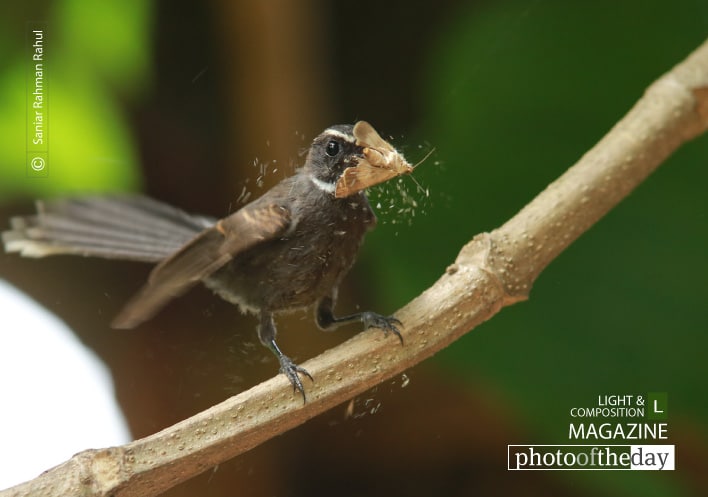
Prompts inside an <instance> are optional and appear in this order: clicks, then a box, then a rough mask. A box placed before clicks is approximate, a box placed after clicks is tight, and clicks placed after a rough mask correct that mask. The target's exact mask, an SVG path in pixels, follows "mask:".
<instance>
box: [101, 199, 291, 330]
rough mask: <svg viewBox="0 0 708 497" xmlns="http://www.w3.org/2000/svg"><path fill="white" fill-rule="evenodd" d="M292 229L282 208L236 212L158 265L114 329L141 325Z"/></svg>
mask: <svg viewBox="0 0 708 497" xmlns="http://www.w3.org/2000/svg"><path fill="white" fill-rule="evenodd" d="M289 226H290V212H289V211H288V210H287V209H286V208H284V207H281V206H279V205H275V204H267V205H263V204H261V205H258V204H251V205H247V206H245V207H244V208H242V209H241V210H239V211H237V212H234V213H233V214H231V215H230V216H228V217H226V218H224V219H222V220H220V221H219V222H217V223H216V224H215V225H214V226H213V227H211V228H208V229H206V230H204V231H202V232H201V233H200V234H199V235H197V236H196V237H194V238H193V239H192V240H191V241H190V242H188V243H187V244H186V245H184V246H183V247H182V248H181V249H179V250H178V251H177V252H175V253H174V254H172V255H171V256H170V257H168V258H167V259H165V260H164V261H162V262H161V263H160V264H159V265H157V266H156V267H155V269H153V270H152V272H151V273H150V277H149V279H148V282H147V283H146V284H145V286H143V288H142V289H141V290H140V291H139V292H138V293H137V294H136V295H135V296H134V297H133V298H132V299H131V300H130V301H129V302H128V304H127V305H126V306H125V307H124V308H123V310H122V311H121V313H120V314H119V315H118V316H117V317H116V318H115V319H114V320H113V323H112V326H113V327H114V328H132V327H134V326H137V325H138V324H140V323H141V322H143V321H145V320H146V319H149V318H150V317H152V316H153V315H154V314H155V313H157V312H158V311H159V310H160V309H161V308H162V307H163V306H164V305H165V304H167V303H168V302H169V301H170V300H172V299H173V298H175V297H177V296H179V295H182V294H183V293H184V292H186V291H187V290H188V289H189V288H191V287H192V286H194V285H195V284H197V283H198V282H200V281H201V280H203V279H204V278H206V277H208V276H209V275H211V274H213V273H214V272H215V271H216V270H218V269H219V268H221V267H223V266H224V265H225V264H227V263H228V262H229V261H230V260H231V259H233V258H234V257H235V256H236V255H238V254H239V253H241V252H243V251H245V250H248V249H250V248H251V247H253V246H255V245H257V244H259V243H262V242H264V241H267V240H272V239H274V238H277V237H279V236H280V235H282V234H283V233H284V232H285V231H286V230H287V228H288V227H289Z"/></svg>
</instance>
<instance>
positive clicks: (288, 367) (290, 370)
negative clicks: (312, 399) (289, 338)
mask: <svg viewBox="0 0 708 497" xmlns="http://www.w3.org/2000/svg"><path fill="white" fill-rule="evenodd" d="M280 372H281V373H283V374H284V375H285V376H286V378H287V379H288V380H290V383H291V384H292V386H293V392H296V391H298V392H300V394H301V395H302V402H303V404H304V403H305V402H307V397H305V387H303V386H302V381H301V380H300V376H299V374H302V375H304V376H307V377H308V378H310V381H315V380H314V379H313V378H312V375H311V374H310V373H308V372H307V370H306V369H305V368H301V367H300V366H298V365H297V364H295V363H294V362H293V361H291V360H290V358H289V357H287V356H281V357H280Z"/></svg>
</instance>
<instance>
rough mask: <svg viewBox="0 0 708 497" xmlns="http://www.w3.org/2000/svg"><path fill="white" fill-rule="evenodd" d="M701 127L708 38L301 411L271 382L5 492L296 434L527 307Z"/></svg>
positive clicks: (63, 491)
mask: <svg viewBox="0 0 708 497" xmlns="http://www.w3.org/2000/svg"><path fill="white" fill-rule="evenodd" d="M706 127H708V42H705V43H704V44H703V45H702V46H700V47H699V48H698V49H697V50H696V51H695V52H693V53H692V54H691V55H690V56H689V57H688V58H687V59H686V60H685V61H684V62H682V63H681V64H679V65H678V66H676V67H675V68H674V69H673V70H671V71H670V72H669V73H667V74H665V75H664V76H662V77H661V78H660V79H659V80H657V81H656V82H655V83H654V84H652V85H651V86H650V87H649V88H648V89H647V91H646V93H645V95H644V96H643V97H642V98H641V99H640V100H639V102H637V104H636V105H635V106H634V107H633V108H632V109H631V110H630V112H629V113H628V114H627V115H626V116H625V117H624V118H623V119H622V120H621V121H620V122H619V123H618V124H617V125H616V126H615V127H614V128H613V129H612V130H611V131H610V132H609V133H608V134H607V135H606V136H605V137H604V138H603V139H602V140H601V141H600V142H599V143H598V144H597V145H596V146H595V147H594V148H593V149H591V150H590V151H589V152H588V153H587V154H585V156H583V157H582V158H581V159H580V161H579V162H578V163H577V164H576V165H575V166H573V167H572V168H570V169H569V170H568V171H567V172H566V173H565V174H563V176H561V177H560V178H559V179H558V180H556V181H555V182H554V183H552V184H551V185H549V186H548V188H546V190H545V191H543V192H541V194H539V195H538V196H537V197H536V198H535V199H534V200H533V201H532V202H531V203H529V204H528V205H527V206H526V207H524V208H523V209H522V210H521V211H520V212H519V213H518V214H517V215H516V216H514V217H513V218H512V219H510V220H509V221H508V222H507V223H506V224H504V225H503V226H502V227H500V228H498V229H496V230H494V231H492V232H491V233H482V234H480V235H477V236H476V237H475V238H474V239H473V240H472V241H470V242H469V243H468V244H467V245H466V246H464V247H463V248H462V250H461V252H460V254H459V256H458V257H457V260H456V261H455V263H454V264H452V265H451V266H449V267H448V269H447V271H446V273H445V274H443V275H442V276H441V277H440V279H439V280H438V281H437V282H436V283H435V284H434V285H433V286H431V287H430V288H428V289H427V290H425V291H424V292H423V293H422V294H421V295H419V296H418V297H416V298H415V299H414V300H413V301H412V302H410V303H409V304H408V305H406V306H405V307H404V308H403V309H401V310H400V311H399V312H398V313H397V317H398V318H399V319H401V321H403V323H404V324H405V330H404V337H405V345H404V346H403V347H401V345H400V344H399V342H398V340H397V339H395V337H393V338H392V337H388V338H385V337H384V336H383V335H382V334H381V333H380V331H367V332H363V333H361V334H359V335H357V336H355V337H353V338H352V339H350V340H348V341H347V342H345V343H343V344H342V345H340V346H338V347H335V348H333V349H331V350H328V351H327V352H325V353H324V354H322V355H320V356H318V357H316V358H314V359H312V360H310V361H308V362H307V363H306V364H303V366H304V367H305V368H307V370H308V371H310V372H311V373H312V374H313V376H314V377H315V378H316V380H317V381H316V382H315V383H314V384H313V385H311V386H310V387H309V388H308V399H309V400H308V402H307V404H305V405H303V404H302V401H301V398H300V396H299V395H293V393H292V389H291V387H290V384H289V383H288V380H287V379H285V378H284V377H283V376H282V375H278V376H277V377H275V378H272V379H270V380H268V381H266V382H264V383H261V384H260V385H257V386H255V387H253V388H252V389H250V390H248V391H246V392H243V393H241V394H239V395H237V396H235V397H232V398H230V399H228V400H226V401H225V402H222V403H220V404H218V405H215V406H213V407H211V408H210V409H207V410H206V411H203V412H201V413H199V414H197V415H195V416H193V417H191V418H189V419H186V420H184V421H182V422H180V423H177V424H176V425H174V426H171V427H169V428H167V429H165V430H162V431H161V432H159V433H156V434H154V435H151V436H149V437H146V438H143V439H140V440H136V441H134V442H131V443H129V444H127V445H124V446H121V447H114V448H109V449H101V450H88V451H85V452H82V453H80V454H77V455H76V456H74V457H73V458H71V459H70V460H69V461H67V462H65V463H63V464H61V465H59V466H57V467H55V468H53V469H51V470H49V471H47V472H45V473H43V474H42V475H40V476H39V477H37V478H36V479H34V480H32V481H30V482H27V483H24V484H21V485H18V486H16V487H13V488H10V489H7V490H4V491H0V497H9V496H13V497H14V496H29V495H45V496H72V495H75V496H78V495H100V496H107V495H114V496H150V495H156V494H158V493H160V492H162V491H164V490H167V489H168V488H171V487H173V486H174V485H177V484H178V483H180V482H182V481H185V480H187V479H189V478H191V477H193V476H195V475H197V474H199V473H201V472H203V471H205V470H207V469H208V468H210V467H212V466H214V465H216V464H219V463H221V462H223V461H225V460H227V459H229V458H232V457H234V456H236V455H238V454H241V453H243V452H245V451H247V450H249V449H251V448H252V447H255V446H257V445H259V444H260V443H263V442H264V441H266V440H268V439H270V438H272V437H274V436H275V435H278V434H280V433H283V432H285V431H287V430H289V429H291V428H293V427H295V426H298V425H300V424H302V423H304V422H305V421H307V420H308V419H310V418H312V417H314V416H316V415H318V414H320V413H322V412H324V411H326V410H327V409H330V408H332V407H334V406H336V405H338V404H340V403H342V402H344V401H346V400H347V399H350V398H352V397H353V396H355V395H357V394H360V393H362V392H364V391H366V390H367V389H369V388H371V387H373V386H374V385H376V384H378V383H380V382H382V381H384V380H386V379H388V378H391V377H393V376H395V375H397V374H399V373H401V372H402V371H404V370H406V369H407V368H409V367H411V366H413V365H414V364H417V363H418V362H420V361H422V360H423V359H425V358H427V357H430V356H431V355H433V354H434V353H436V352H437V351H439V350H441V349H443V348H444V347H446V346H447V345H448V344H450V343H451V342H453V341H455V340H456V339H457V338H459V337H460V336H461V335H463V334H465V333H467V332H468V331H469V330H471V329H473V328H474V327H475V326H477V325H478V324H479V323H481V322H483V321H486V320H487V319H489V318H490V317H492V316H493V315H494V314H496V313H497V312H499V311H500V310H501V309H502V307H504V306H506V305H510V304H512V303H514V302H517V301H520V300H524V299H526V298H527V296H528V293H529V291H530V289H531V286H532V285H533V282H534V280H535V279H536V278H537V277H538V275H539V274H540V273H541V271H542V270H543V269H544V268H545V267H546V266H547V265H548V264H549V263H550V262H551V261H552V260H553V259H554V258H555V257H556V256H557V255H558V254H560V253H561V252H562V251H563V250H564V249H565V248H566V247H568V245H570V244H571V243H572V242H573V241H574V240H575V239H576V238H578V237H579V236H580V235H581V234H582V233H583V232H584V231H585V230H587V229H588V228H589V227H590V226H592V225H593V224H594V223H595V222H597V221H598V220H599V219H600V218H601V217H602V216H603V215H604V214H605V213H606V212H608V211H609V210H610V209H611V208H612V207H614V206H615V205H617V203H619V201H620V200H622V199H623V198H624V197H625V196H626V195H627V194H629V192H631V191H632V190H633V189H634V188H635V187H636V186H637V185H638V184H639V183H641V182H642V181H643V180H644V179H645V178H646V177H647V176H648V175H649V173H651V172H652V171H653V170H654V169H655V168H656V167H657V166H658V165H659V164H660V163H661V162H663V161H664V160H665V159H666V158H667V157H668V156H669V155H670V154H671V153H672V152H673V151H674V150H675V149H676V148H678V147H679V146H680V145H681V144H682V143H684V142H686V141H687V140H690V139H692V138H694V137H695V136H697V135H699V134H700V133H702V132H703V131H704V130H705V129H706Z"/></svg>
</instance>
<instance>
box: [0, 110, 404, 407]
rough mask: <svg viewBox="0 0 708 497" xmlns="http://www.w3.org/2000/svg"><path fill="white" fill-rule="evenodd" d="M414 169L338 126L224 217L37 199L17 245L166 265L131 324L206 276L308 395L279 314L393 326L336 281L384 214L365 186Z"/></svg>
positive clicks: (115, 200) (123, 202) (22, 220)
mask: <svg viewBox="0 0 708 497" xmlns="http://www.w3.org/2000/svg"><path fill="white" fill-rule="evenodd" d="M412 171H413V166H411V165H410V164H409V163H408V162H407V161H406V159H405V158H404V157H403V155H402V154H401V153H399V152H398V151H397V150H396V149H395V148H394V147H393V146H392V145H391V144H390V143H388V142H387V141H386V140H384V139H383V138H381V137H380V136H379V134H378V133H377V132H376V130H375V129H374V128H373V127H372V126H371V125H370V124H369V123H367V122H365V121H359V122H357V123H356V124H355V125H353V126H352V125H335V126H331V127H329V128H327V129H326V130H324V131H323V132H322V133H321V134H320V135H319V136H317V138H315V139H314V141H313V142H312V145H311V146H310V149H309V151H308V154H307V158H306V160H305V164H304V166H303V167H301V168H299V169H297V170H296V171H295V173H294V175H293V176H291V177H288V178H286V179H284V180H282V181H281V182H280V183H278V184H277V185H275V186H274V187H273V188H271V189H270V190H269V191H267V192H266V193H265V194H263V195H262V196H261V197H259V198H258V199H256V200H254V201H252V202H251V203H249V204H247V205H245V206H244V207H242V208H241V209H239V210H238V211H236V212H234V213H233V214H231V215H229V216H227V217H225V218H223V219H220V220H216V219H212V218H208V217H204V216H197V215H192V214H187V213H185V212H183V211H182V210H180V209H177V208H175V207H172V206H169V205H167V204H164V203H161V202H158V201H156V200H153V199H150V198H148V197H144V196H99V197H86V198H75V199H59V200H51V201H39V202H37V214H36V215H33V216H26V217H15V218H13V219H11V228H12V229H11V230H9V231H6V232H4V233H3V234H2V240H3V242H4V245H5V250H6V251H7V252H19V253H20V254H21V255H23V256H27V257H44V256H48V255H54V254H76V255H83V256H96V257H104V258H110V259H123V260H137V261H145V262H152V263H157V265H156V266H155V268H154V269H153V270H152V272H151V273H150V276H149V278H148V281H147V283H146V284H145V285H144V286H143V287H142V289H141V290H140V291H139V292H138V293H137V294H136V295H135V296H134V297H133V298H132V299H131V300H130V301H129V302H128V303H127V305H126V306H125V307H124V308H123V310H122V311H121V312H120V313H119V315H118V316H117V317H116V318H115V319H114V321H113V322H112V326H113V327H115V328H133V327H135V326H137V325H139V324H140V323H142V322H143V321H145V320H147V319H149V318H151V317H152V316H154V315H155V314H156V313H157V312H158V311H159V310H160V309H161V308H162V307H164V306H165V305H166V304H167V303H168V302H169V301H170V300H172V299H173V298H175V297H178V296H180V295H182V294H183V293H185V292H186V291H187V290H188V289H189V288H191V287H192V286H194V285H196V284H197V283H199V282H202V283H204V285H206V287H208V288H210V289H211V290H213V291H214V292H215V293H217V294H218V295H219V296H220V297H222V298H223V299H225V300H226V301H228V302H231V303H233V304H236V305H238V307H239V308H240V309H241V310H242V311H244V312H247V313H252V314H255V315H256V316H257V317H258V320H259V322H258V338H259V339H260V342H261V343H262V344H263V345H264V346H266V347H267V348H268V349H270V350H271V351H272V352H273V354H275V356H276V357H277V358H278V361H279V362H280V372H281V373H283V374H284V375H285V376H286V377H287V378H288V380H290V383H291V384H292V385H293V390H294V391H299V392H300V394H301V395H302V397H303V401H305V400H306V397H305V389H304V387H303V384H302V381H301V379H300V375H303V376H306V377H308V378H310V379H311V380H312V376H311V375H310V373H308V372H307V371H306V370H305V369H304V368H302V367H300V366H298V365H296V364H295V363H293V361H292V360H291V359H290V358H289V357H288V356H286V355H285V354H283V352H281V350H280V348H279V347H278V345H277V344H276V341H275V340H276V326H275V322H274V315H276V314H278V313H280V312H283V311H289V310H293V309H299V308H306V307H310V306H312V305H314V306H315V321H316V323H317V325H318V326H319V327H320V328H321V329H323V330H332V329H334V328H336V327H338V326H340V325H342V324H346V323H351V322H357V321H358V322H361V323H363V325H364V327H365V328H372V327H374V328H380V329H382V330H383V331H384V333H386V334H388V332H392V333H394V334H395V335H396V336H398V338H399V339H400V340H401V343H403V339H402V337H401V333H400V330H399V328H398V327H399V326H402V323H401V322H400V321H399V320H398V319H396V318H395V317H392V316H383V315H381V314H377V313H375V312H370V311H366V312H359V313H355V314H350V315H347V316H343V317H336V316H335V315H334V305H335V302H336V299H337V288H338V286H339V284H340V283H341V281H342V278H343V277H344V276H345V274H346V273H347V272H348V271H349V269H350V268H351V267H352V265H353V264H354V261H355V260H356V256H357V253H358V251H359V248H360V247H361V244H362V242H363V239H364V235H365V234H366V232H367V231H369V230H371V229H372V228H374V226H375V225H376V216H375V214H374V212H373V210H372V209H371V206H370V205H369V201H368V199H367V197H366V193H365V190H366V188H369V187H370V186H373V185H376V184H378V183H381V182H384V181H386V180H388V179H391V178H394V177H396V176H399V175H402V174H408V173H410V172H412Z"/></svg>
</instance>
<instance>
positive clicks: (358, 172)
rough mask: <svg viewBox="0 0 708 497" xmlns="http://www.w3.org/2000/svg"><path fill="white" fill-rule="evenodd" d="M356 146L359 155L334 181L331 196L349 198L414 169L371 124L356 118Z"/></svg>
mask: <svg viewBox="0 0 708 497" xmlns="http://www.w3.org/2000/svg"><path fill="white" fill-rule="evenodd" d="M354 138H356V145H357V146H359V147H362V149H363V151H362V157H360V158H357V162H356V165H354V166H351V167H348V168H346V169H345V170H344V172H343V173H342V176H340V178H339V179H338V180H337V184H336V189H335V192H334V196H335V197H337V198H343V197H348V196H349V195H352V194H354V193H356V192H359V191H361V190H364V189H366V188H369V187H371V186H374V185H378V184H379V183H383V182H384V181H388V180H389V179H391V178H395V177H396V176H400V175H402V174H409V173H411V172H412V171H413V166H411V165H410V164H409V163H408V161H407V160H406V158H405V157H403V154H401V153H399V152H398V151H397V150H396V149H395V148H393V145H391V144H390V143H389V142H387V141H386V140H384V139H383V138H381V136H379V134H378V133H377V132H376V130H375V129H374V128H373V126H371V124H369V123H367V122H366V121H359V122H357V123H356V124H355V125H354Z"/></svg>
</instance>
